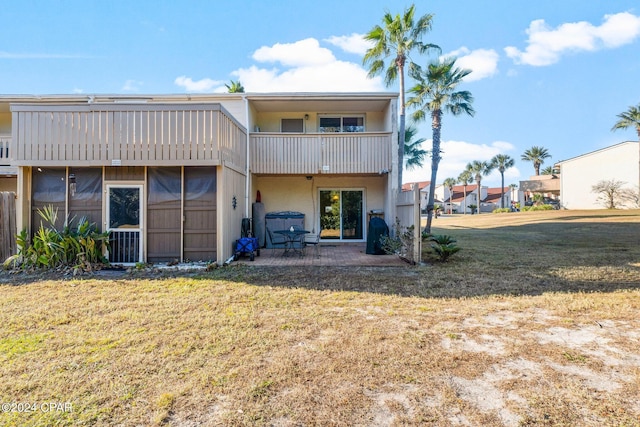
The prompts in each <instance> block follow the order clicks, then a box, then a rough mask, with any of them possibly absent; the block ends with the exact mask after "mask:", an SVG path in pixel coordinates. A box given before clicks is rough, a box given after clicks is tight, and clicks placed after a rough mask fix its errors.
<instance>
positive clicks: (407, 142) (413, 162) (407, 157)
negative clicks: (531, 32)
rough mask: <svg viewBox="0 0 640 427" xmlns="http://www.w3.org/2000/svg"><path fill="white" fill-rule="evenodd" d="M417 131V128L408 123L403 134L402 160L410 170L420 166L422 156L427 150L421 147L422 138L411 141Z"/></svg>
mask: <svg viewBox="0 0 640 427" xmlns="http://www.w3.org/2000/svg"><path fill="white" fill-rule="evenodd" d="M417 133H418V128H417V127H415V126H413V125H409V126H407V130H406V132H405V134H404V161H405V164H406V166H407V169H409V170H412V169H414V168H416V167H421V166H422V162H424V158H425V156H426V155H427V153H428V151H427V150H423V149H422V148H421V146H422V143H423V142H424V141H425V139H424V138H419V139H417V140H415V141H413V138H414V137H415V136H416V134H417Z"/></svg>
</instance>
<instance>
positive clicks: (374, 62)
mask: <svg viewBox="0 0 640 427" xmlns="http://www.w3.org/2000/svg"><path fill="white" fill-rule="evenodd" d="M414 14H415V5H411V6H410V7H409V8H408V9H405V10H404V14H403V15H402V16H401V15H400V14H397V15H396V16H393V15H391V13H390V12H388V11H387V12H386V13H385V14H384V16H383V18H382V26H380V25H376V26H374V27H373V28H372V29H371V31H369V32H368V33H367V34H366V35H365V36H364V39H365V40H368V41H370V42H373V43H374V45H373V47H371V48H369V49H367V52H366V53H365V55H364V58H363V60H362V63H363V64H364V65H368V66H369V77H370V78H371V77H374V76H377V75H378V74H380V73H382V72H383V71H384V72H385V76H384V82H385V84H386V85H387V87H389V86H391V85H392V84H393V83H394V82H395V81H396V79H398V80H399V83H400V129H398V132H399V135H398V159H404V144H402V143H400V141H402V142H404V141H405V136H404V134H405V100H404V94H405V90H404V68H405V65H406V63H407V60H408V61H409V64H408V65H409V69H414V68H419V67H418V66H417V65H416V64H415V63H414V62H413V61H412V60H411V58H410V54H411V52H412V51H414V50H417V51H418V52H419V53H421V54H422V53H426V52H428V51H429V50H431V49H436V50H437V51H440V47H438V46H437V45H434V44H430V43H423V42H422V37H423V36H424V35H425V34H426V33H428V32H429V31H431V20H432V19H433V15H431V14H426V15H423V16H421V17H420V18H419V19H418V20H417V21H415V20H414ZM387 58H391V61H390V62H389V64H388V66H387V65H385V59H387ZM385 67H386V70H385ZM398 188H399V189H401V188H402V165H400V168H399V171H398Z"/></svg>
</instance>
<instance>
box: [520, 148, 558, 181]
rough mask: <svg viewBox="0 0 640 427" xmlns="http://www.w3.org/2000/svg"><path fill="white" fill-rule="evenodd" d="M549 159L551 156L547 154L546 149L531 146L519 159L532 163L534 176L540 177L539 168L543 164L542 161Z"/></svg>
mask: <svg viewBox="0 0 640 427" xmlns="http://www.w3.org/2000/svg"><path fill="white" fill-rule="evenodd" d="M549 157H551V154H549V151H548V150H547V149H546V148H544V147H537V146H533V147H531V148H530V149H528V150H526V151H525V152H524V154H523V155H522V156H521V157H520V158H521V159H522V160H524V161H527V162H531V163H533V168H534V169H535V171H536V175H540V166H541V165H542V164H543V163H544V159H548V158H549Z"/></svg>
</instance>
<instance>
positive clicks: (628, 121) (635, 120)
mask: <svg viewBox="0 0 640 427" xmlns="http://www.w3.org/2000/svg"><path fill="white" fill-rule="evenodd" d="M618 119H619V120H618V121H617V122H616V123H615V124H614V125H613V127H612V128H611V130H612V131H615V130H618V129H627V128H635V129H636V132H637V133H638V146H639V149H640V104H638V106H637V107H634V106H631V107H629V109H628V110H627V111H625V112H624V113H620V114H618ZM639 161H640V160H639ZM638 169H639V170H640V163H639V164H638ZM638 187H640V175H639V176H638Z"/></svg>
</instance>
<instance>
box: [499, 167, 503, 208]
mask: <svg viewBox="0 0 640 427" xmlns="http://www.w3.org/2000/svg"><path fill="white" fill-rule="evenodd" d="M500 176H501V177H502V181H501V182H502V187H500V194H501V195H500V207H501V208H502V209H504V170H501V171H500Z"/></svg>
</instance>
